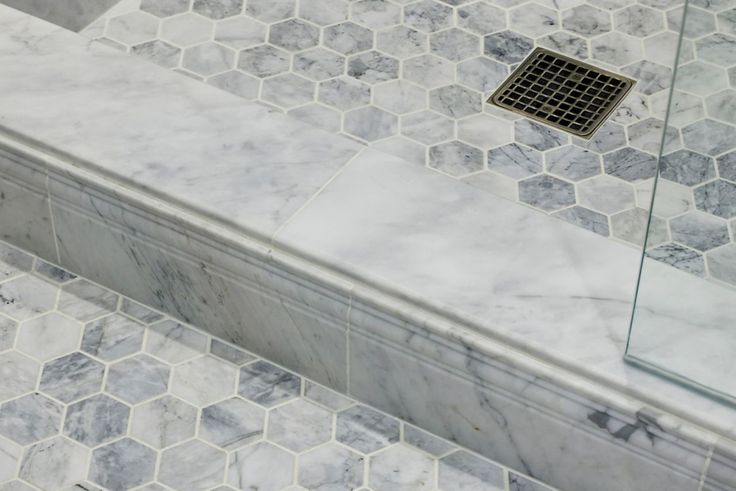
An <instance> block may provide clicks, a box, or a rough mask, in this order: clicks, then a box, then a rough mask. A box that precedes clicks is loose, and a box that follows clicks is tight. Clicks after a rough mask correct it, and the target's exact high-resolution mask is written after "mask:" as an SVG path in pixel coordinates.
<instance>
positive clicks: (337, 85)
mask: <svg viewBox="0 0 736 491" xmlns="http://www.w3.org/2000/svg"><path fill="white" fill-rule="evenodd" d="M318 98H319V101H320V102H322V103H323V104H327V105H328V106H333V107H336V108H337V109H340V110H343V111H346V110H348V109H352V108H355V107H358V106H364V105H366V104H369V103H370V101H371V88H370V87H369V86H368V85H366V84H364V83H363V82H359V81H358V80H355V79H353V78H349V77H345V78H336V79H332V80H327V81H325V82H322V83H320V84H319V95H318Z"/></svg>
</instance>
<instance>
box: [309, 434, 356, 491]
mask: <svg viewBox="0 0 736 491" xmlns="http://www.w3.org/2000/svg"><path fill="white" fill-rule="evenodd" d="M364 461H365V457H363V456H362V455H360V454H358V453H355V452H353V451H351V450H349V449H347V448H345V447H343V446H341V445H338V444H335V443H330V444H328V445H325V446H322V447H320V448H317V449H314V450H311V451H309V452H306V453H305V454H303V455H301V456H300V458H299V469H298V478H297V481H298V482H299V484H301V485H302V486H304V487H305V488H307V489H314V490H319V491H323V490H324V491H327V490H331V489H335V490H337V489H357V488H358V487H359V486H360V485H361V484H363V475H364V472H365V471H364V466H365V465H364Z"/></svg>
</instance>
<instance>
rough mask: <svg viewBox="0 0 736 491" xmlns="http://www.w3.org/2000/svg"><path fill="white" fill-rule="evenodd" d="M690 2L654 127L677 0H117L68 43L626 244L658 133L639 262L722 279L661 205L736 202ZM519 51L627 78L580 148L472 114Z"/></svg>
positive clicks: (729, 88)
mask: <svg viewBox="0 0 736 491" xmlns="http://www.w3.org/2000/svg"><path fill="white" fill-rule="evenodd" d="M688 8H689V12H688V23H687V25H686V26H685V31H684V33H685V38H684V40H683V44H682V48H681V51H680V59H679V61H680V63H681V66H680V67H679V70H678V77H677V82H676V89H677V90H676V91H675V93H674V95H673V103H672V111H670V125H669V127H667V128H665V127H664V118H665V114H666V110H667V102H668V96H669V92H670V91H669V87H670V84H671V79H672V66H673V64H674V62H675V52H676V48H677V44H678V34H679V30H680V28H681V19H682V15H683V2H682V1H681V0H662V1H654V0H642V1H640V2H634V1H633V0H569V1H565V2H562V3H560V2H550V1H548V0H527V1H525V0H460V1H457V0H452V1H450V0H355V1H348V0H279V1H271V2H268V1H265V0H242V1H237V0H208V1H205V0H199V1H197V0H165V1H148V0H123V1H122V2H121V3H120V4H118V5H117V6H116V7H115V8H113V9H112V10H111V11H110V12H109V13H108V14H106V16H104V17H103V18H101V19H100V20H99V21H98V22H95V23H94V24H92V25H91V26H90V27H88V28H87V29H86V31H84V34H85V35H87V36H89V37H92V38H96V39H99V40H100V41H102V42H104V43H106V44H109V45H112V46H114V47H117V48H119V49H122V50H126V51H129V52H130V53H132V54H134V55H136V56H140V57H143V58H146V59H148V60H151V61H153V62H155V63H158V64H160V65H162V66H164V67H167V68H171V69H173V70H176V71H179V72H181V73H183V74H185V75H187V76H190V77H192V78H196V79H198V80H201V81H203V82H206V83H208V84H211V85H214V86H216V87H219V88H221V89H223V90H227V91H230V92H232V93H234V94H236V95H238V96H241V97H244V98H246V99H250V100H256V101H259V102H261V103H264V104H268V105H270V106H272V107H274V108H276V109H278V110H281V111H284V112H287V113H288V114H290V115H292V116H294V117H296V118H299V119H302V120H304V121H306V122H308V123H309V124H312V125H316V126H320V127H323V128H325V129H327V130H328V131H333V132H337V133H342V134H345V135H347V136H349V137H351V138H355V139H357V140H360V141H362V142H364V143H366V144H368V145H372V146H375V147H377V148H379V149H381V150H383V151H386V152H388V153H392V154H395V155H398V156H401V157H403V158H405V159H407V160H409V161H412V162H416V163H417V164H418V165H426V166H428V167H429V168H431V169H433V170H435V171H438V172H442V173H444V174H446V175H449V176H452V177H454V178H457V179H462V180H464V181H466V182H468V183H469V184H471V185H474V186H477V187H480V188H482V189H485V190H488V191H489V192H492V193H495V194H497V195H500V196H502V197H504V198H507V199H510V200H514V201H517V202H519V203H522V204H524V205H526V206H530V207H532V208H534V209H536V210H539V211H541V212H543V213H548V214H551V215H553V216H555V217H557V218H560V219H562V220H566V221H568V222H570V223H573V224H575V225H577V226H580V227H583V228H586V229H588V230H590V231H591V232H593V233H597V234H600V235H604V236H610V237H613V238H614V239H615V240H621V241H624V242H626V243H629V244H632V245H635V246H639V245H641V244H642V242H643V239H644V230H645V228H646V222H647V220H646V215H647V214H646V210H648V208H649V206H650V202H651V191H652V187H653V179H652V178H653V176H654V174H655V172H656V157H657V155H658V153H659V146H660V141H661V137H662V134H663V133H664V134H665V152H664V153H665V155H666V159H665V164H666V166H667V168H666V173H663V177H666V179H668V180H671V181H672V183H675V184H677V185H679V186H682V187H675V186H672V185H669V183H668V184H667V189H666V190H661V188H660V193H659V196H658V199H657V201H658V202H663V203H664V205H662V206H660V205H659V204H657V207H656V209H655V213H656V214H657V216H656V218H655V219H654V221H653V227H654V228H653V230H652V233H651V240H650V241H649V244H648V245H649V248H650V249H652V250H654V249H657V250H656V251H654V252H653V253H652V255H653V256H652V257H656V258H658V259H661V260H663V261H665V262H668V263H669V264H672V265H673V266H675V267H679V266H680V265H685V266H683V267H682V268H681V269H684V270H686V271H691V272H696V274H697V272H698V271H701V272H702V274H701V276H703V275H704V276H706V277H714V278H718V279H719V280H720V281H725V282H728V283H731V284H736V280H734V279H733V278H734V273H733V271H732V268H725V267H724V266H723V265H724V264H725V261H724V258H725V257H727V256H728V252H727V251H725V252H721V253H718V252H717V251H714V252H713V254H715V257H714V258H713V259H709V257H710V256H709V257H708V258H706V257H705V256H704V255H703V251H699V250H697V249H693V248H690V247H689V246H688V245H687V244H684V243H682V242H678V241H677V240H673V232H672V230H671V228H672V219H673V218H675V217H676V216H677V214H676V213H674V208H673V202H675V201H677V202H680V203H681V206H689V207H691V208H696V209H698V210H702V211H704V212H705V213H709V214H711V215H713V216H715V217H716V218H718V219H719V220H724V221H726V222H729V221H730V222H731V223H733V220H732V219H733V218H734V214H733V213H732V211H731V210H732V208H733V204H732V203H733V202H734V199H736V198H734V196H736V193H734V192H733V191H732V189H733V186H734V183H736V181H733V177H734V176H731V179H729V177H728V176H729V175H730V174H728V169H730V160H729V159H730V154H728V152H731V151H733V150H736V148H732V147H731V143H730V142H731V141H733V139H732V138H731V137H732V136H733V134H735V133H736V121H734V110H733V107H732V106H733V104H731V103H730V102H729V101H733V100H735V98H734V96H736V92H735V91H734V83H736V72H734V70H736V67H735V66H734V65H736V60H733V59H732V57H731V56H730V53H731V52H736V37H735V35H736V29H734V25H736V24H734V20H733V19H734V18H736V14H734V12H736V10H734V8H733V7H729V6H728V5H723V6H720V4H718V5H716V4H712V3H702V4H701V3H695V4H692V5H690V6H689V7H688ZM534 46H544V47H547V48H549V49H553V50H555V51H558V52H561V53H563V54H566V55H569V56H572V57H575V58H578V59H581V60H585V61H588V62H590V63H593V64H596V65H599V66H601V67H603V68H606V69H610V70H614V71H618V72H620V73H623V74H625V75H628V76H630V77H632V78H635V79H636V80H637V81H638V83H637V85H636V86H635V89H634V91H633V92H632V93H631V94H630V96H629V97H628V98H627V99H626V100H625V101H624V102H623V104H622V105H621V107H620V108H619V109H618V110H617V111H616V112H615V113H614V114H613V115H612V116H611V118H610V120H609V121H608V122H607V123H606V124H605V125H604V126H603V127H602V128H601V129H600V130H599V131H598V133H596V135H595V136H594V137H593V138H592V139H591V140H589V141H584V140H581V139H578V138H574V137H570V136H568V135H567V134H564V133H561V132H559V131H556V130H552V129H550V128H548V127H545V126H542V125H539V124H536V123H533V122H530V121H528V120H524V119H520V118H517V117H516V116H514V115H512V114H510V113H508V112H503V111H500V110H497V109H495V108H493V107H491V106H489V105H488V104H485V103H484V101H485V99H486V98H487V97H488V95H489V94H490V93H491V92H492V91H493V90H494V89H495V88H496V87H497V86H498V85H499V84H500V83H501V82H502V81H503V80H504V79H505V78H506V77H507V76H508V75H509V73H510V72H511V70H513V68H515V66H516V64H517V63H518V62H519V61H521V60H522V59H523V58H524V57H525V56H526V55H527V54H528V53H529V52H530V51H531V50H532V49H533V48H534ZM706 135H707V136H708V137H707V138H705V136H706ZM715 159H720V161H722V162H723V163H722V164H721V165H722V167H723V168H724V169H725V170H724V171H723V172H722V173H719V174H718V175H716V173H715ZM701 160H708V161H709V163H708V164H707V165H706V164H699V163H698V162H700V161H701ZM709 170H710V172H711V173H710V174H703V175H702V176H701V177H700V178H698V177H697V175H698V172H701V173H702V172H707V171H709ZM716 178H718V179H720V180H719V181H718V182H710V180H712V179H716ZM632 197H633V199H632ZM719 200H722V201H724V202H725V203H726V205H725V206H718V205H715V204H713V203H714V202H715V201H719ZM593 201H596V202H595V203H594V202H593ZM667 203H669V205H668V204H667ZM660 211H662V213H660ZM728 226H730V227H732V225H728ZM732 232H733V230H732ZM732 236H733V233H732ZM678 248H685V249H686V251H685V252H684V256H686V257H690V256H692V255H696V256H697V258H695V259H694V260H692V261H691V260H689V259H688V260H685V261H683V260H681V257H683V253H682V252H680V250H679V249H678ZM693 262H695V263H702V264H703V266H702V267H700V266H695V267H690V266H686V265H688V264H691V263H693ZM706 262H707V263H708V264H710V265H712V268H710V267H705V266H704V265H705V264H706ZM710 269H713V270H714V271H715V273H714V274H711V273H710Z"/></svg>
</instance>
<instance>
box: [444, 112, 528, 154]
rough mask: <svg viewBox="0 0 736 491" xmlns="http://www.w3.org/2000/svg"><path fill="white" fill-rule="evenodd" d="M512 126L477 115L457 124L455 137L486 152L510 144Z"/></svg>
mask: <svg viewBox="0 0 736 491" xmlns="http://www.w3.org/2000/svg"><path fill="white" fill-rule="evenodd" d="M513 128H514V126H513V124H512V123H511V122H509V121H506V120H503V119H499V118H494V117H493V116H488V115H486V114H477V115H475V116H471V117H469V118H465V119H462V120H460V121H458V122H457V137H458V139H460V140H463V141H465V142H467V143H470V144H471V145H474V146H476V147H478V148H482V149H485V150H488V149H490V148H493V147H499V146H501V145H505V144H507V143H511V142H512V141H513V140H514V138H513Z"/></svg>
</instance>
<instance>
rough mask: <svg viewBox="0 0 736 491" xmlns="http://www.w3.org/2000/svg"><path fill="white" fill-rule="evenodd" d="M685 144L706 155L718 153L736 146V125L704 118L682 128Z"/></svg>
mask: <svg viewBox="0 0 736 491" xmlns="http://www.w3.org/2000/svg"><path fill="white" fill-rule="evenodd" d="M682 139H683V141H684V142H685V146H686V147H687V148H689V149H691V150H695V151H696V152H699V153H703V154H706V155H718V154H720V153H724V152H728V151H730V150H733V149H734V148H736V127H734V126H730V125H727V124H724V123H719V122H718V121H714V120H712V119H704V120H702V121H698V122H697V123H693V124H690V125H688V126H685V127H684V128H683V129H682Z"/></svg>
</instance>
